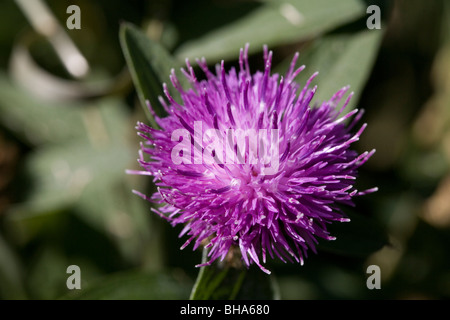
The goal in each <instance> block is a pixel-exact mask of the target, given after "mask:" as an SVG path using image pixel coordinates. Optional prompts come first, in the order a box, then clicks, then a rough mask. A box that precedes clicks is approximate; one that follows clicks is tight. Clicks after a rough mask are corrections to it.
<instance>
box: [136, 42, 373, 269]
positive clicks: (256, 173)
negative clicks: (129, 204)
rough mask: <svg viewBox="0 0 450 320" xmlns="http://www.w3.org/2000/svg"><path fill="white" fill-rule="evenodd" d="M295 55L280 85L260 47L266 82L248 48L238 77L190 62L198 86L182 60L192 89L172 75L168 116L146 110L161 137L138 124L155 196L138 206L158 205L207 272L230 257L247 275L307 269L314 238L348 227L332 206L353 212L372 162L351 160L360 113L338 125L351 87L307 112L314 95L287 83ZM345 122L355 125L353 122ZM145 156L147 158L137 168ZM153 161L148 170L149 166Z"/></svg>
mask: <svg viewBox="0 0 450 320" xmlns="http://www.w3.org/2000/svg"><path fill="white" fill-rule="evenodd" d="M297 59H298V53H297V54H296V55H295V56H294V58H293V59H292V62H291V64H290V67H289V69H288V71H287V73H286V74H285V76H284V77H283V76H280V75H278V74H271V63H272V52H271V51H270V52H269V51H268V49H267V47H266V46H265V47H264V63H265V67H264V70H263V71H257V72H255V73H253V74H252V73H251V71H250V67H249V62H248V46H246V47H245V49H241V51H240V57H239V70H238V71H237V70H236V69H235V68H231V70H230V71H229V72H226V70H225V66H224V62H223V61H222V63H221V64H220V65H217V66H216V73H215V74H214V73H212V72H211V71H210V70H209V69H208V66H207V64H206V61H205V59H204V58H203V59H201V60H197V63H198V65H199V67H200V68H201V69H202V70H203V72H204V74H205V77H204V78H205V79H203V80H199V79H197V77H196V75H195V73H194V70H193V68H192V66H191V65H190V63H189V61H188V60H186V68H185V69H182V72H183V74H184V76H185V77H186V78H187V79H188V80H189V82H190V84H191V87H190V88H189V89H186V88H183V87H182V86H181V84H180V82H179V80H178V79H177V77H176V75H175V72H174V71H173V70H172V73H171V76H170V80H171V82H172V85H173V86H174V88H175V89H176V90H177V91H178V92H179V93H180V97H181V99H180V100H179V102H177V101H176V100H175V99H174V98H173V97H172V96H171V95H170V93H169V90H168V87H167V85H166V84H164V85H163V89H164V93H165V95H166V98H167V102H166V101H165V100H163V99H162V98H160V102H161V104H162V106H163V107H164V109H165V111H166V112H167V114H168V116H166V117H164V118H160V117H158V116H156V114H155V113H154V112H153V111H152V108H151V106H150V105H149V109H150V110H151V112H152V114H153V116H154V118H155V121H156V123H157V124H158V125H159V127H160V128H151V127H149V126H147V125H146V124H144V123H141V122H139V123H138V125H137V130H138V131H139V132H138V134H139V135H140V136H141V137H142V138H143V139H144V143H141V149H140V158H139V159H138V161H139V163H140V165H141V167H142V168H143V170H142V171H134V172H133V173H137V174H143V175H151V176H153V177H154V182H155V184H156V185H157V190H158V191H157V192H156V193H155V194H153V195H152V196H151V197H148V196H146V195H144V194H142V193H140V192H138V191H134V192H135V193H136V194H138V195H140V196H142V197H143V198H145V199H147V200H149V201H151V202H156V203H159V204H161V205H160V206H159V207H158V208H157V209H155V208H152V210H153V211H154V212H156V213H157V214H159V215H160V216H161V217H163V218H164V219H167V220H168V221H169V222H170V223H171V224H172V225H173V226H175V225H178V224H182V225H184V228H183V229H182V231H181V233H180V237H182V236H186V235H187V237H188V239H187V241H186V242H185V243H184V244H183V246H182V247H181V249H183V248H185V247H186V246H188V245H189V244H190V243H191V242H193V249H194V250H195V249H197V248H199V247H203V246H204V247H205V248H208V250H209V251H208V259H209V260H208V261H207V262H206V263H204V264H200V265H198V266H204V265H210V264H212V263H213V262H214V261H215V260H217V259H220V260H223V259H224V258H225V257H226V256H227V253H228V252H229V250H230V249H233V248H234V249H237V248H238V250H239V251H240V253H241V259H242V261H243V262H244V263H245V265H246V266H247V267H248V266H250V265H251V264H252V263H255V264H256V265H258V266H259V267H260V268H261V270H263V271H264V272H266V273H270V271H269V270H267V269H266V268H265V267H264V266H263V264H265V263H266V258H267V257H268V256H270V257H271V258H272V259H274V258H275V257H277V258H279V259H281V260H282V261H283V262H286V261H290V262H293V261H297V262H298V263H301V264H303V262H304V259H305V258H306V257H307V253H308V250H309V249H311V250H312V251H313V252H314V253H316V245H317V243H318V239H319V238H322V239H326V240H334V239H335V237H334V236H332V235H330V234H329V232H328V231H327V225H328V224H329V223H333V222H347V221H349V219H348V218H347V217H346V215H345V214H344V212H342V210H341V209H340V205H341V204H344V205H353V202H352V199H353V197H355V196H359V195H363V194H366V193H369V192H374V191H376V190H377V188H372V189H369V190H365V191H362V192H359V191H357V190H356V189H355V187H354V182H355V179H356V176H357V170H358V168H359V167H360V166H361V165H362V164H363V163H365V162H366V161H367V160H368V159H369V158H370V157H371V156H372V154H373V153H374V152H375V150H372V151H370V152H364V153H362V154H358V153H357V152H355V151H353V150H351V149H350V145H351V144H352V143H353V142H355V141H357V140H358V139H359V137H360V135H361V133H362V132H363V130H364V128H365V127H366V124H363V125H362V127H360V129H359V130H358V131H357V132H356V133H352V132H351V131H352V129H353V127H354V126H355V124H356V123H357V122H358V121H359V120H360V118H361V116H362V112H358V110H357V109H354V110H353V111H351V112H349V113H347V114H345V115H343V111H344V109H345V107H346V106H347V104H348V103H349V101H350V98H351V96H352V93H350V94H349V96H348V97H347V98H346V99H345V101H344V103H343V105H342V106H341V107H338V105H339V104H340V102H341V100H342V99H343V97H344V95H345V94H346V93H347V91H348V89H349V88H348V87H344V88H342V89H341V90H339V91H338V92H336V93H335V94H334V95H333V96H332V97H331V99H330V100H328V101H325V102H323V103H322V104H320V105H314V106H312V105H311V101H312V99H313V97H314V94H315V92H316V89H317V86H314V87H313V88H310V84H311V82H312V80H313V79H314V77H315V76H316V75H317V72H316V73H314V74H313V75H312V76H311V77H310V78H309V80H308V81H307V82H306V84H305V85H304V87H303V88H301V87H300V86H299V84H297V83H296V82H295V81H294V79H295V78H296V76H297V75H298V74H299V73H300V72H301V71H302V70H303V69H304V66H301V67H299V68H296V62H297ZM351 118H353V120H350V119H351ZM144 155H146V157H144ZM146 158H149V159H146Z"/></svg>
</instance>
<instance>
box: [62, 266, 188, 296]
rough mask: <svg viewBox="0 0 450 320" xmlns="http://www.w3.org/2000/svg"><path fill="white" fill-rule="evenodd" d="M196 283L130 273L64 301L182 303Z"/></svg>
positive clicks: (168, 277)
mask: <svg viewBox="0 0 450 320" xmlns="http://www.w3.org/2000/svg"><path fill="white" fill-rule="evenodd" d="M191 285H192V284H191V283H190V282H189V281H187V280H185V279H183V278H182V277H181V279H180V278H176V277H174V276H173V275H170V274H167V273H161V272H159V273H146V272H142V271H128V272H124V273H117V274H112V275H109V276H106V277H105V278H104V279H101V280H99V281H96V282H95V283H90V284H88V285H86V288H83V287H82V288H81V289H80V290H76V291H75V292H72V293H70V294H68V295H66V296H64V297H63V298H62V299H65V300H67V299H72V300H180V299H187V297H188V296H189V288H190V286H191Z"/></svg>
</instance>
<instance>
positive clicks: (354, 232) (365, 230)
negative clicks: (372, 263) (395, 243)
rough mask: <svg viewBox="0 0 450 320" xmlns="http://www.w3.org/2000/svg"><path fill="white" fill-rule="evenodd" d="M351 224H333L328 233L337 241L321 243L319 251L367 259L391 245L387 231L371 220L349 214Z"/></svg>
mask: <svg viewBox="0 0 450 320" xmlns="http://www.w3.org/2000/svg"><path fill="white" fill-rule="evenodd" d="M347 215H348V217H349V218H350V222H342V223H333V224H331V225H330V226H329V227H328V231H329V232H330V234H331V235H332V236H334V237H336V240H333V241H325V240H324V241H320V242H319V245H318V250H324V251H328V252H332V253H337V254H342V255H348V256H359V257H366V256H368V255H370V254H372V253H374V252H375V251H377V250H379V249H381V248H382V247H383V246H385V245H388V244H389V240H388V235H387V233H386V230H385V229H384V228H383V227H382V226H380V224H379V223H378V222H377V221H376V220H374V219H371V218H368V217H365V216H363V215H360V214H354V213H347Z"/></svg>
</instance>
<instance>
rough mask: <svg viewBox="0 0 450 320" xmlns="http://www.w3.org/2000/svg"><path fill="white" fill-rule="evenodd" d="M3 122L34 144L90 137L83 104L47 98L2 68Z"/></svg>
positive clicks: (0, 100) (0, 107)
mask: <svg viewBox="0 0 450 320" xmlns="http://www.w3.org/2000/svg"><path fill="white" fill-rule="evenodd" d="M0 114H1V117H0V123H1V124H2V125H4V126H5V127H7V128H8V129H9V130H11V131H12V132H14V133H15V134H16V135H17V137H19V138H21V139H22V140H23V141H25V142H26V143H29V144H32V145H42V144H45V143H58V142H61V141H63V142H66V141H67V140H71V139H74V138H76V139H80V138H86V126H85V118H84V108H83V104H81V103H77V102H73V101H72V102H67V101H65V102H55V101H44V100H42V99H40V98H37V97H35V96H32V95H31V94H30V93H29V92H27V91H26V90H23V89H22V88H20V87H19V86H17V85H14V84H13V83H12V82H11V80H9V79H8V78H7V76H6V75H5V74H3V73H1V72H0Z"/></svg>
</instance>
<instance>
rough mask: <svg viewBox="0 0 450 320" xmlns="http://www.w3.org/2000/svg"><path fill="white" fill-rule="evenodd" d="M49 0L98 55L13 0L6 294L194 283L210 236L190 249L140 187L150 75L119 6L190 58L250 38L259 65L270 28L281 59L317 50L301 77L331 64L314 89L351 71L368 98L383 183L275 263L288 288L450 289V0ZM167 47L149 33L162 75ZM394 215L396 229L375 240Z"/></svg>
mask: <svg viewBox="0 0 450 320" xmlns="http://www.w3.org/2000/svg"><path fill="white" fill-rule="evenodd" d="M31 2H32V1H29V3H31ZM25 3H26V1H25ZM45 3H46V4H47V5H48V8H49V11H50V12H51V14H52V16H53V17H54V19H56V20H55V21H57V22H58V23H59V24H60V26H61V28H62V30H63V31H64V32H65V33H66V35H67V36H68V37H69V39H71V41H72V42H73V43H74V44H75V46H76V48H78V50H79V51H80V53H81V54H82V55H83V57H85V58H86V61H87V62H88V64H89V72H88V73H87V74H86V75H84V76H74V75H73V74H71V73H70V72H69V71H68V70H67V69H66V68H64V65H63V63H62V62H61V60H60V58H59V56H58V53H57V52H56V51H55V50H54V47H55V43H54V42H52V41H50V39H49V38H48V37H45V36H43V35H42V34H39V33H38V32H37V28H36V26H34V25H33V24H31V23H30V18H29V17H27V16H26V15H25V14H24V11H23V9H21V7H20V6H19V5H18V1H12V0H7V1H2V2H1V3H0V21H1V22H0V67H1V70H0V298H1V299H59V298H63V299H187V298H189V295H190V290H191V288H192V286H193V285H194V282H195V279H196V276H197V274H198V271H199V270H198V269H197V268H195V267H194V265H195V264H198V263H199V262H200V261H201V259H202V256H201V253H200V252H192V251H191V250H190V247H188V248H187V249H185V250H183V251H181V252H180V250H179V247H180V246H181V244H182V243H183V242H184V240H183V239H179V238H178V233H179V232H180V230H181V229H179V228H172V227H170V225H168V224H167V223H166V222H165V221H161V219H160V218H159V217H157V216H156V215H154V214H153V213H151V212H150V210H149V204H148V203H147V202H145V201H143V200H142V199H140V198H138V197H136V196H135V195H133V194H132V193H131V190H132V189H138V190H146V192H147V193H150V192H151V191H152V190H153V186H152V184H151V179H150V178H148V177H147V178H146V177H136V176H131V175H127V174H125V170H126V169H136V168H137V163H136V160H135V159H136V158H137V150H138V147H139V139H138V137H136V134H135V130H134V126H135V123H136V121H138V120H139V121H147V118H146V116H147V115H146V114H145V111H144V110H145V109H144V108H143V106H142V96H139V93H140V92H142V91H143V90H144V91H145V90H148V89H149V88H148V87H147V86H145V87H144V88H143V89H139V88H137V89H138V90H136V89H135V86H134V85H133V82H132V80H135V81H136V74H133V68H131V74H130V73H128V71H127V70H128V68H127V65H126V60H125V58H126V57H125V56H126V52H125V56H124V52H123V51H122V48H123V45H124V43H123V42H122V47H121V42H120V39H119V30H120V28H121V26H123V22H128V23H131V24H133V25H135V26H136V28H137V29H139V30H140V31H141V33H139V34H137V33H134V34H131V38H125V37H122V41H123V40H124V39H125V40H126V39H128V40H129V41H136V39H140V37H141V36H142V35H145V37H147V38H148V39H151V40H149V41H152V42H153V43H157V44H158V46H161V48H162V49H161V50H162V51H161V52H166V53H167V54H168V55H169V56H170V59H173V60H170V61H173V64H174V66H173V67H177V68H178V67H179V66H180V65H181V64H182V63H183V61H184V58H185V57H190V58H191V60H192V59H193V58H196V57H198V58H200V57H201V56H205V57H206V58H207V60H208V62H209V64H210V65H211V66H213V65H214V64H215V63H217V62H218V61H220V60H221V59H225V60H226V63H227V65H233V64H236V59H237V57H238V53H239V48H241V47H242V46H243V45H244V44H245V43H246V42H249V43H250V49H251V54H252V55H251V57H250V59H251V63H252V69H253V70H256V69H261V68H262V58H261V57H262V55H261V51H262V45H263V44H267V45H268V46H269V48H270V49H272V50H273V51H274V69H275V70H276V71H278V72H281V73H283V72H284V70H285V69H286V66H287V64H288V61H290V59H292V56H293V54H294V53H295V52H296V51H298V52H300V58H299V63H300V64H305V65H306V69H305V70H304V71H303V72H302V74H301V75H300V76H299V77H298V81H299V82H300V83H304V82H305V81H306V80H307V79H308V77H309V76H310V75H311V74H312V73H313V72H315V71H319V76H318V77H317V78H316V79H315V80H314V82H313V83H314V84H317V85H318V92H317V96H316V100H315V101H321V100H324V99H326V98H328V97H330V95H331V94H332V93H334V92H335V91H336V90H337V89H339V88H340V87H342V86H345V85H348V84H349V85H351V90H353V91H354V92H355V95H354V97H353V99H352V102H351V104H350V105H349V108H355V107H357V108H363V109H365V111H366V113H365V115H364V118H363V121H364V122H367V123H368V127H367V129H366V131H365V132H364V134H363V136H362V137H361V140H360V141H359V142H358V143H357V144H355V147H356V148H357V149H358V151H360V152H363V151H365V150H370V149H372V148H376V149H377V152H376V154H375V155H374V157H373V158H371V160H370V161H369V162H368V163H367V164H366V165H365V166H364V167H363V168H362V169H361V172H360V175H361V176H360V179H359V180H358V184H359V185H358V187H359V188H360V189H364V188H369V187H373V186H378V187H379V191H378V192H377V193H375V194H371V195H369V196H366V197H363V198H361V199H358V201H357V204H356V207H355V208H352V209H351V211H349V213H350V214H351V215H353V216H355V217H358V218H359V219H358V218H356V219H354V220H355V223H354V224H353V225H352V226H353V229H348V230H349V231H346V236H342V242H339V239H340V237H339V234H338V233H339V232H340V230H341V231H343V232H344V231H345V230H346V229H339V227H338V228H337V229H335V230H333V233H335V235H336V236H337V238H338V240H337V241H336V243H333V244H332V245H331V247H327V245H329V244H326V243H324V244H322V246H321V247H320V249H319V252H318V254H317V255H315V254H313V253H310V256H309V257H308V259H307V260H306V262H305V265H304V266H300V265H297V264H283V263H281V262H279V261H271V262H270V263H269V268H270V269H271V270H272V271H273V274H274V276H275V278H276V279H277V281H278V291H279V297H280V298H281V299H415V298H418V299H442V298H450V251H449V249H448V248H450V201H449V198H450V171H449V167H450V76H449V75H450V24H449V21H450V6H449V4H448V2H447V1H445V0H436V1H432V2H423V1H419V0H413V1H405V0H397V1H363V0H346V1H333V0H320V1H306V0H293V1H287V0H283V1H272V0H266V1H251V0H232V1H226V0H215V1H206V0H202V1H196V2H195V3H190V2H189V1H181V0H171V1H169V0H168V1H143V0H132V1H106V0H99V1H87V0H77V1H56V0H47V1H45ZM71 4H76V5H78V6H79V7H80V9H81V29H80V30H76V29H74V30H68V29H67V28H66V19H67V18H68V14H67V13H66V8H67V6H69V5H71ZM370 4H377V5H379V6H380V8H381V13H382V14H381V18H382V27H381V30H368V29H367V28H366V19H367V17H368V14H367V13H366V8H367V6H368V5H370ZM35 12H37V11H35ZM292 12H294V14H292ZM36 14H37V13H36ZM122 30H123V29H122ZM128 35H130V34H128ZM50 38H51V37H50ZM130 39H131V40H130ZM140 41H141V40H137V42H134V43H135V44H136V43H138V44H142V43H144V42H145V41H144V40H142V41H143V42H140ZM141 48H142V47H141ZM143 48H145V46H144V47H143ZM154 48H155V47H154V46H153V47H152V48H151V50H154ZM136 52H137V51H133V53H134V54H136ZM144 52H146V51H144ZM155 52H156V53H155ZM158 52H160V51H158V50H156V49H155V50H154V51H150V49H149V51H148V52H147V53H146V54H144V55H143V57H142V59H144V60H142V61H144V62H146V61H150V62H152V61H153V64H152V63H150V64H149V66H150V68H156V69H157V68H158V67H161V69H160V70H162V71H161V72H160V73H161V74H163V73H164V72H163V71H164V70H167V69H164V68H166V67H167V65H163V64H161V65H158V63H159V62H158V61H159V60H155V59H158V58H160V57H161V53H158ZM154 55H156V56H154ZM138 59H140V58H138ZM165 61H167V60H165ZM30 62H32V63H31V64H30ZM145 70H147V69H145ZM168 70H170V69H168ZM140 71H142V70H140ZM141 74H145V72H143V73H141ZM162 76H163V75H162ZM166 76H167V75H166ZM138 77H139V74H138ZM155 79H158V74H156V78H155ZM135 83H136V82H135ZM149 84H150V85H151V86H152V90H149V92H148V95H154V94H155V91H156V90H160V89H159V88H157V84H155V81H154V79H152V78H150V80H149ZM153 88H155V89H153ZM366 220H367V221H368V222H366ZM349 225H351V223H350V224H349ZM333 227H334V226H333ZM383 229H384V230H385V231H386V233H387V234H388V236H389V244H388V245H386V246H384V247H383V248H382V249H378V247H377V242H376V241H375V240H376V239H377V236H379V235H380V234H382V231H381V230H383ZM355 230H356V231H359V232H355ZM361 235H363V236H364V235H365V236H366V237H367V238H368V240H372V241H373V242H372V245H373V246H372V247H370V248H369V249H370V250H367V248H368V247H367V246H364V245H363V244H361V243H359V242H358V241H354V240H352V239H354V238H352V237H356V236H357V237H358V238H357V239H360V238H361ZM369 243H370V241H369ZM358 245H360V246H358ZM374 250H376V251H375V252H373V251H374ZM73 264H75V265H78V266H79V267H80V268H81V279H82V283H81V286H82V289H81V290H68V289H67V287H66V280H67V277H68V276H69V274H67V273H66V269H67V267H68V266H69V265H73ZM371 264H377V265H379V266H380V268H381V277H382V283H381V290H369V289H367V287H366V279H367V276H368V275H367V274H366V268H367V266H368V265H371ZM211 294H212V293H211Z"/></svg>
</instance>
